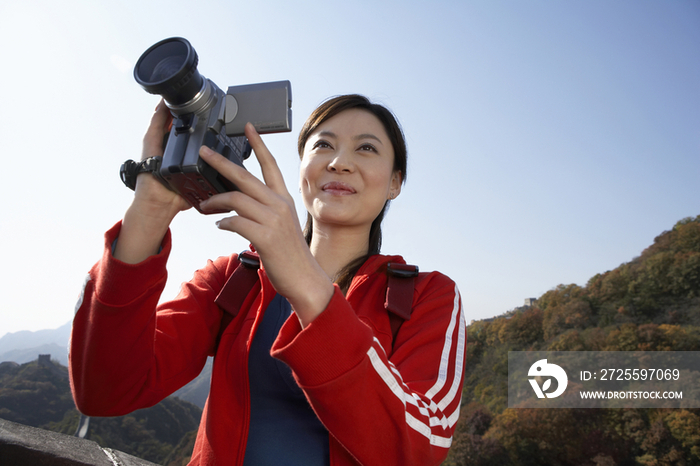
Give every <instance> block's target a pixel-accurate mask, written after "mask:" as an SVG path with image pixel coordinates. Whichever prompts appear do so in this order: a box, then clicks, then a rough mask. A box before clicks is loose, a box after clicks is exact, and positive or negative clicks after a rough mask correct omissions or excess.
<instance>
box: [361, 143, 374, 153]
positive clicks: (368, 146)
mask: <svg viewBox="0 0 700 466" xmlns="http://www.w3.org/2000/svg"><path fill="white" fill-rule="evenodd" d="M360 150H362V151H370V152H377V148H376V147H374V146H373V145H372V144H362V145H361V146H360Z"/></svg>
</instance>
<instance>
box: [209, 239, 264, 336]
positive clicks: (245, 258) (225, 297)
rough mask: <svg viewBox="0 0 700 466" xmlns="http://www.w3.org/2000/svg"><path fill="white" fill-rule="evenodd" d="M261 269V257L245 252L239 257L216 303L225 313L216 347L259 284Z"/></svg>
mask: <svg viewBox="0 0 700 466" xmlns="http://www.w3.org/2000/svg"><path fill="white" fill-rule="evenodd" d="M259 268H260V256H258V254H257V253H255V252H251V251H243V252H242V253H240V254H239V255H238V265H237V266H236V270H234V271H233V273H232V274H231V276H230V277H229V279H228V280H227V281H226V283H225V284H224V286H223V288H221V291H220V292H219V295H218V296H217V297H216V299H215V300H214V302H215V303H216V304H217V305H218V306H219V307H220V308H221V309H222V310H223V311H224V315H223V317H222V318H221V326H220V327H219V334H218V335H217V337H216V346H215V348H218V347H219V341H221V336H222V335H223V334H224V331H225V330H226V327H228V325H229V324H230V323H231V321H232V320H233V319H234V318H235V317H236V316H237V315H238V313H239V312H240V310H241V306H242V305H243V301H245V298H246V296H248V293H250V290H252V289H253V286H255V284H256V283H257V281H258V279H259V277H258V269H259Z"/></svg>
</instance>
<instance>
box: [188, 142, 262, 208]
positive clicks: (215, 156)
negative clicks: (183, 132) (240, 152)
mask: <svg viewBox="0 0 700 466" xmlns="http://www.w3.org/2000/svg"><path fill="white" fill-rule="evenodd" d="M199 155H200V156H201V157H202V158H203V159H204V161H205V162H207V163H208V164H209V165H211V167H212V168H213V169H214V170H216V171H217V172H219V174H221V175H222V176H223V177H225V178H226V179H227V180H229V181H231V182H232V183H233V184H235V185H236V186H237V187H238V189H239V190H240V191H242V192H244V193H246V194H248V195H249V196H252V197H254V198H255V199H258V200H262V199H264V198H265V194H266V192H269V189H268V188H267V186H265V184H264V183H263V182H262V181H260V180H259V179H257V178H256V177H255V175H253V174H252V173H250V172H249V171H248V170H246V169H245V168H243V167H241V166H239V165H237V164H235V163H233V162H231V161H230V160H228V159H227V158H226V157H224V156H223V155H221V154H219V153H218V152H215V151H213V150H212V149H211V148H209V147H207V146H202V147H200V149H199Z"/></svg>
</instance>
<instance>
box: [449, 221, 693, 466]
mask: <svg viewBox="0 0 700 466" xmlns="http://www.w3.org/2000/svg"><path fill="white" fill-rule="evenodd" d="M468 333H469V346H468V356H467V357H468V361H467V369H466V377H465V386H464V391H463V406H462V411H461V413H460V420H459V423H458V425H457V431H456V433H455V437H454V441H453V447H452V449H451V451H450V456H449V457H448V459H447V461H446V462H445V463H444V465H445V466H462V465H465V466H466V465H484V466H485V465H498V466H508V465H513V466H526V465H533V466H534V465H537V466H546V465H552V466H554V465H557V466H558V465H562V466H563V465H572V466H573V465H576V466H589V465H590V466H623V465H624V466H627V465H629V466H632V465H640V466H665V465H679V466H681V465H687V466H690V465H700V410H699V409H508V408H507V404H508V403H507V402H508V399H507V393H508V392H507V378H508V351H546V350H550V351H700V216H698V217H696V218H687V219H684V220H681V221H680V222H678V223H677V224H676V225H675V226H674V227H673V229H672V230H671V231H666V232H664V233H662V234H661V235H659V236H658V237H657V238H656V239H655V240H654V244H652V245H651V246H650V247H649V248H647V249H646V250H645V251H644V252H643V253H642V254H641V256H640V257H637V258H635V259H633V260H632V261H631V262H629V263H625V264H622V265H620V266H619V267H617V268H616V269H614V270H611V271H608V272H605V273H602V274H598V275H595V276H594V277H592V278H591V279H590V280H589V282H588V283H587V284H586V286H585V287H581V286H578V285H573V284H572V285H559V286H557V287H556V288H554V289H552V290H550V291H548V292H546V293H545V294H544V295H542V296H541V297H540V298H539V299H538V300H537V302H536V304H535V306H533V307H529V308H520V309H516V310H514V311H512V312H509V313H507V314H506V315H503V316H500V317H498V318H495V319H489V320H488V321H477V322H472V323H471V325H469V327H468Z"/></svg>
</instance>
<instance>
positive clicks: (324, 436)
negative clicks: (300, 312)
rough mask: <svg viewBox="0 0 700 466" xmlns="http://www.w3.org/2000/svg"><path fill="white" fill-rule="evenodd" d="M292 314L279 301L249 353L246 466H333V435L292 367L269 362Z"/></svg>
mask: <svg viewBox="0 0 700 466" xmlns="http://www.w3.org/2000/svg"><path fill="white" fill-rule="evenodd" d="M291 313H292V307H291V306H290V304H289V302H288V301H287V300H286V299H285V298H284V297H282V296H280V295H279V294H278V295H277V296H275V298H274V299H273V300H272V302H271V303H270V305H269V306H268V307H267V309H266V310H265V314H264V316H263V320H262V322H261V323H260V326H259V328H258V330H257V332H256V334H255V337H254V338H253V342H252V344H251V347H250V354H249V356H248V374H249V379H250V430H249V432H248V443H247V445H246V452H245V461H244V465H245V466H264V465H274V466H280V465H282V466H296V465H299V466H328V465H330V456H329V439H328V431H327V430H326V428H325V427H324V426H323V424H322V423H321V421H319V419H318V417H316V414H315V413H314V411H313V410H312V409H311V406H310V405H309V402H308V401H307V400H306V396H305V395H304V392H303V391H302V390H301V388H299V386H298V385H297V383H296V381H295V380H294V377H293V376H292V370H291V369H290V368H289V366H287V365H286V364H285V363H283V362H282V361H279V360H277V359H275V358H273V357H272V356H270V348H272V344H273V343H274V341H275V339H276V338H277V335H278V333H279V331H280V328H282V324H284V322H285V320H287V318H288V317H289V316H290V315H291Z"/></svg>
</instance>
